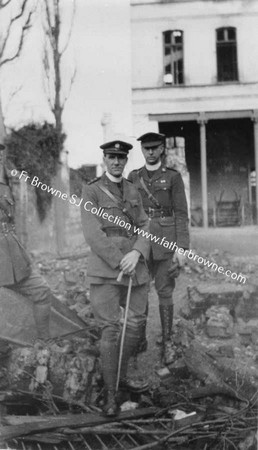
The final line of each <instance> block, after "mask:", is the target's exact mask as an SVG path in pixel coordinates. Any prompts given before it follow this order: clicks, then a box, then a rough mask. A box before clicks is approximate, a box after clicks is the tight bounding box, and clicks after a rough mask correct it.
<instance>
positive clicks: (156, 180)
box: [128, 133, 189, 364]
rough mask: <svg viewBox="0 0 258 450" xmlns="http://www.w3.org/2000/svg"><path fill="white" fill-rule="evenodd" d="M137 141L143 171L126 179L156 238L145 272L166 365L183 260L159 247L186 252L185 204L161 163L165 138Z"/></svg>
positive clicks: (175, 178) (177, 181) (173, 174)
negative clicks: (155, 300) (155, 298)
mask: <svg viewBox="0 0 258 450" xmlns="http://www.w3.org/2000/svg"><path fill="white" fill-rule="evenodd" d="M138 141H140V142H141V148H142V153H143V156H144V158H145V161H146V163H145V166H144V167H141V168H140V169H138V170H133V171H132V172H131V173H130V174H129V177H128V179H129V180H130V181H132V182H133V183H134V185H135V186H136V187H137V189H138V190H139V192H140V193H141V197H142V201H143V207H144V209H145V212H146V213H147V214H148V216H149V219H150V232H151V234H152V235H153V236H156V237H157V238H159V239H158V242H156V243H155V242H154V241H152V242H151V253H150V259H149V269H150V272H151V275H152V277H153V278H154V280H155V287H156V290H157V293H158V298H159V312H160V320H161V328H162V346H163V357H164V362H165V363H166V364H169V363H171V362H172V361H173V357H174V352H173V346H172V342H171V333H172V322H173V299H172V294H173V290H174V288H175V277H176V276H177V275H178V266H179V267H180V266H181V265H182V264H183V258H182V256H181V255H180V254H178V253H177V252H175V251H171V249H169V248H166V247H165V246H164V245H161V243H162V242H163V243H164V241H165V240H166V241H167V242H174V243H175V245H177V246H178V247H181V248H183V249H188V247H189V232H188V212H187V202H186V196H185V190H184V184H183V180H182V178H181V175H180V174H179V172H177V171H176V170H173V169H170V168H168V167H166V165H165V164H164V163H163V156H164V151H165V136H164V135H163V134H159V133H146V134H144V135H142V136H140V137H139V138H138ZM162 238H163V240H162ZM175 249H176V247H175V246H174V250H175Z"/></svg>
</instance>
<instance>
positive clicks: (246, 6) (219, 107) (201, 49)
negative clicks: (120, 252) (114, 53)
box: [131, 0, 258, 226]
mask: <svg viewBox="0 0 258 450" xmlns="http://www.w3.org/2000/svg"><path fill="white" fill-rule="evenodd" d="M131 42H132V47H131V52H132V53H131V55H132V105H133V134H134V135H135V136H137V135H140V134H142V133H144V132H147V131H159V132H162V133H164V134H166V136H167V138H172V137H175V136H177V137H183V138H184V139H185V152H186V162H187V167H188V171H189V173H190V191H191V211H192V215H193V217H194V215H195V214H196V212H198V211H201V216H202V220H201V223H202V225H203V226H208V224H209V223H212V217H213V215H214V205H216V204H218V203H217V202H218V200H219V199H220V200H225V201H231V200H232V204H233V203H234V201H236V200H238V201H239V204H240V203H241V205H242V209H241V215H242V217H241V223H256V221H257V214H256V211H257V209H258V193H257V189H255V186H254V185H255V184H256V185H258V122H257V121H258V1H257V0H131ZM255 170H256V173H255V172H254V171H255ZM251 180H252V181H251ZM213 219H214V217H213ZM215 221H216V220H215ZM213 223H214V220H213Z"/></svg>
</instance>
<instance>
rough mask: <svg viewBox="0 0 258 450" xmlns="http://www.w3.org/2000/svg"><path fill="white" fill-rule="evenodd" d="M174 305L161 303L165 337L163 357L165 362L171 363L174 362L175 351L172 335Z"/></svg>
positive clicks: (160, 308) (161, 317)
mask: <svg viewBox="0 0 258 450" xmlns="http://www.w3.org/2000/svg"><path fill="white" fill-rule="evenodd" d="M173 312H174V307H173V305H159V313H160V321H161V328H162V339H163V345H162V347H163V348H162V350H163V358H164V363H165V364H171V363H172V362H174V358H175V351H174V349H173V344H172V341H171V337H172V324H173Z"/></svg>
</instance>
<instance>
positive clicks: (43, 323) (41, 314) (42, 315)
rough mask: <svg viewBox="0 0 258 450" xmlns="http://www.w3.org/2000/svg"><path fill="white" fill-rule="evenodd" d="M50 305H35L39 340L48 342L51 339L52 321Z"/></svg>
mask: <svg viewBox="0 0 258 450" xmlns="http://www.w3.org/2000/svg"><path fill="white" fill-rule="evenodd" d="M50 309H51V305H50V303H34V304H33V316H34V320H35V324H36V329H37V336H38V339H43V340H47V339H49V337H50V333H49V321H50Z"/></svg>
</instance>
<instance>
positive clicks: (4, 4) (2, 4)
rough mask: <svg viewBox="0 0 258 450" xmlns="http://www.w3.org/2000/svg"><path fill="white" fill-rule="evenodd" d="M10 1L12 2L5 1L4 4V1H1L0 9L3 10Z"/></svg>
mask: <svg viewBox="0 0 258 450" xmlns="http://www.w3.org/2000/svg"><path fill="white" fill-rule="evenodd" d="M11 1H12V0H6V2H5V3H4V1H3V0H1V1H0V9H2V8H5V6H7V5H9V3H10V2H11Z"/></svg>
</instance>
